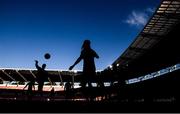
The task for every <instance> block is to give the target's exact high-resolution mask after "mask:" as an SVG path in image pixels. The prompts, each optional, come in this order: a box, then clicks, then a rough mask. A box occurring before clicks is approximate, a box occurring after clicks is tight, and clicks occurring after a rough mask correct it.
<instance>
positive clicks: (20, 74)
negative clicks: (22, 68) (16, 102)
mask: <svg viewBox="0 0 180 114" xmlns="http://www.w3.org/2000/svg"><path fill="white" fill-rule="evenodd" d="M18 71H19V70H16V73H17V74H18V75H19V76H20V77H21V78H22V79H23V80H24V81H26V82H27V79H26V78H25V77H24V76H23V75H22V74H21V73H20V72H18Z"/></svg>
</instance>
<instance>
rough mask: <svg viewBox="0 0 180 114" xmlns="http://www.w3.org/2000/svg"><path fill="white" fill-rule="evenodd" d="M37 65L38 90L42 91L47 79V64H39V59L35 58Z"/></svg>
mask: <svg viewBox="0 0 180 114" xmlns="http://www.w3.org/2000/svg"><path fill="white" fill-rule="evenodd" d="M35 66H36V68H37V82H38V91H39V92H41V93H42V91H43V86H44V82H45V80H47V77H48V73H47V71H45V68H46V64H43V65H42V67H40V66H39V65H38V61H37V60H35Z"/></svg>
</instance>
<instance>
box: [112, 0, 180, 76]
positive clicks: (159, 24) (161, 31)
mask: <svg viewBox="0 0 180 114" xmlns="http://www.w3.org/2000/svg"><path fill="white" fill-rule="evenodd" d="M179 23H180V0H163V1H162V2H161V4H160V5H159V7H158V8H157V9H156V11H155V13H154V14H153V16H152V17H151V18H150V20H149V21H148V23H147V24H146V25H145V27H144V28H143V29H142V31H141V32H140V33H139V34H138V36H137V38H136V39H135V40H134V41H133V42H132V43H131V45H130V46H129V47H128V48H127V49H126V50H125V51H124V53H123V54H122V55H121V56H120V57H119V58H118V59H117V60H115V61H114V63H113V64H112V66H113V67H118V68H119V69H121V68H124V67H128V68H127V69H128V71H129V72H131V71H132V72H133V74H132V75H136V74H138V73H136V72H141V73H147V72H152V71H154V70H155V69H151V68H150V66H148V64H149V63H148V62H149V61H151V62H152V63H155V61H156V60H155V59H156V58H155V57H154V56H156V57H157V58H165V57H168V55H169V56H172V57H171V58H172V59H173V57H174V59H175V60H176V62H179V56H178V55H177V54H175V53H178V52H175V53H171V52H169V50H171V51H172V50H173V51H175V49H177V48H175V47H174V46H173V45H175V44H176V43H177V42H178V40H177V39H178V35H179V34H178V30H179ZM175 35H176V36H175ZM170 37H171V39H170ZM163 46H164V47H163ZM177 46H178V45H177ZM157 50H159V52H158V51H157ZM166 50H167V52H166V56H164V57H163V56H161V54H159V53H162V52H163V51H166ZM147 53H148V54H147ZM147 55H148V56H147ZM162 55H163V54H162ZM177 58H178V59H177ZM144 60H146V61H144ZM157 61H158V60H157ZM159 61H161V60H160V59H159ZM167 61H173V60H171V59H169V60H167ZM145 64H147V65H145ZM164 64H166V62H165V63H164ZM173 64H176V63H174V62H173V63H171V64H168V65H173ZM153 65H154V66H157V65H158V64H151V67H153ZM166 65H167V64H166ZM131 66H132V67H131ZM142 66H143V67H145V66H146V67H148V69H149V71H148V70H147V69H146V70H143V69H141V70H137V71H136V70H135V69H136V68H135V67H139V68H143V67H142ZM163 67H165V66H163ZM156 68H157V67H156ZM161 68H162V67H161ZM132 69H133V70H132ZM158 69H160V66H159V68H158ZM158 69H156V70H158ZM143 71H144V72H143ZM139 75H141V74H139Z"/></svg>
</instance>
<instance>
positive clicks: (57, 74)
mask: <svg viewBox="0 0 180 114" xmlns="http://www.w3.org/2000/svg"><path fill="white" fill-rule="evenodd" d="M46 71H47V72H48V74H49V79H48V80H47V81H50V82H51V81H55V82H61V84H63V82H64V81H67V80H71V81H72V82H74V81H78V79H77V80H75V76H78V75H81V71H65V70H63V71H62V70H56V69H53V70H51V69H47V70H46ZM36 75H37V70H35V69H19V68H0V81H20V82H27V81H30V80H31V79H36V78H37V76H36Z"/></svg>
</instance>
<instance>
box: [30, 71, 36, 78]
mask: <svg viewBox="0 0 180 114" xmlns="http://www.w3.org/2000/svg"><path fill="white" fill-rule="evenodd" d="M29 72H30V73H31V75H32V76H33V77H34V78H35V79H36V75H35V74H34V73H33V72H32V70H29Z"/></svg>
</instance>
